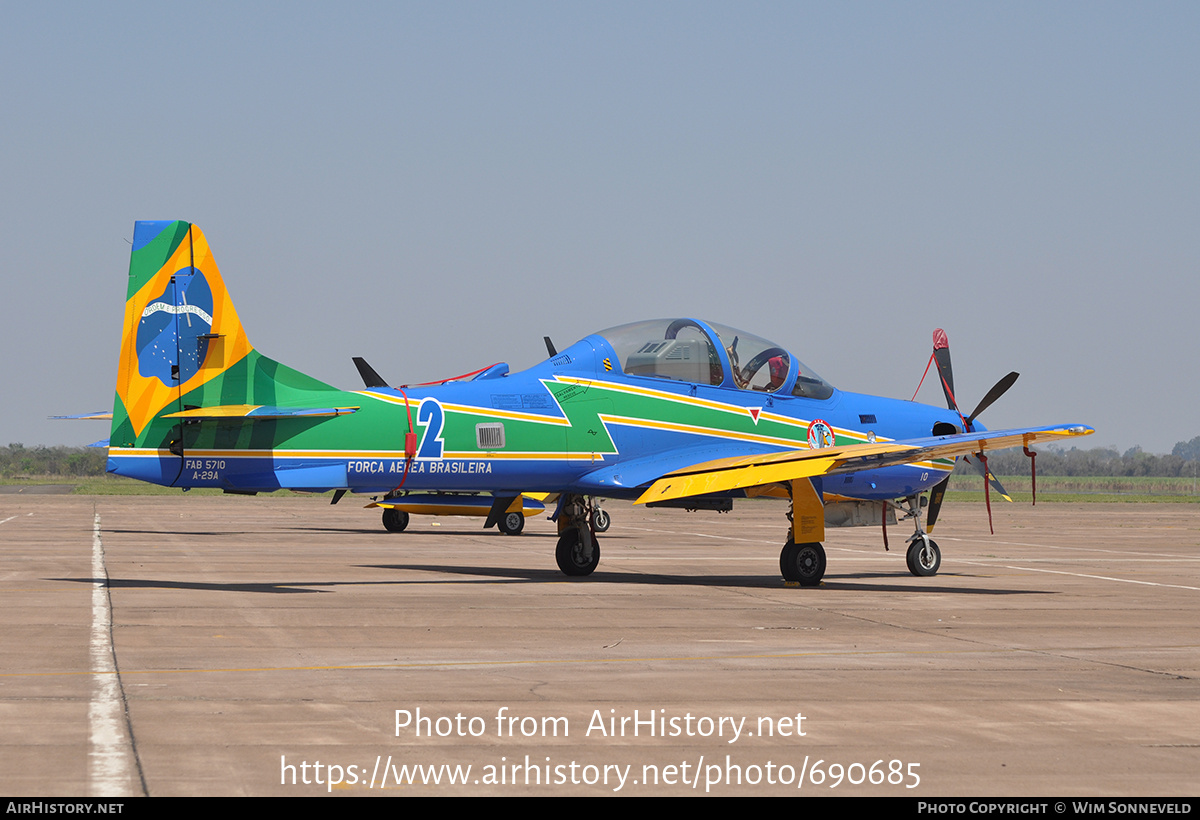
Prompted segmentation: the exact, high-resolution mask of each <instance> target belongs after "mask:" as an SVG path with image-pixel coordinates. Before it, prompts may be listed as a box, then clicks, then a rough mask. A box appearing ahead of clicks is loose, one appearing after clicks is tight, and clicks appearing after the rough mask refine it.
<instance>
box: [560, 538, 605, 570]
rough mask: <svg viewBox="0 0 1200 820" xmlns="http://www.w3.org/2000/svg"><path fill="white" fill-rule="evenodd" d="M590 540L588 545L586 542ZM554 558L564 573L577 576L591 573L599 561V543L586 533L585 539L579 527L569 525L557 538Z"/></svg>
mask: <svg viewBox="0 0 1200 820" xmlns="http://www.w3.org/2000/svg"><path fill="white" fill-rule="evenodd" d="M588 541H590V542H591V544H590V547H589V546H588V544H587V542H588ZM554 559H555V560H556V561H557V562H558V568H559V569H560V570H562V571H563V574H564V575H570V576H572V577H575V578H578V577H582V576H584V575H591V574H592V572H593V571H594V570H595V569H596V566H597V565H598V564H599V563H600V545H599V544H597V543H596V539H595V537H594V536H591V535H590V534H588V536H587V538H586V540H585V536H584V533H583V532H582V531H581V530H580V529H579V527H569V528H567V529H566V530H563V534H562V535H560V536H559V538H558V546H557V547H556V548H555V550H554Z"/></svg>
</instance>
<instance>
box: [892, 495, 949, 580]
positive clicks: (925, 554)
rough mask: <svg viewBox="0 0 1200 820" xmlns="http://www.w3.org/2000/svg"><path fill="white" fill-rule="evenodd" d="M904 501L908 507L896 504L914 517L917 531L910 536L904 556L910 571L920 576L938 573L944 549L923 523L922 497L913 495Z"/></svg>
mask: <svg viewBox="0 0 1200 820" xmlns="http://www.w3.org/2000/svg"><path fill="white" fill-rule="evenodd" d="M904 501H905V504H906V505H907V509H905V507H900V506H899V505H896V506H897V507H898V508H899V509H901V510H903V511H904V514H905V516H906V517H910V518H912V520H913V526H914V529H915V532H913V534H912V535H911V536H909V539H908V552H907V553H905V556H904V560H905V563H907V564H908V571H909V572H911V573H912V574H913V575H916V576H917V577H919V578H929V577H932V576H934V575H937V571H938V568H939V567H941V565H942V551H941V549H940V548H939V547H938V545H937V541H934V540H933V539H932V538H930V537H929V534H928V533H926V532H925V528H924V527H923V526H922V525H921V512H922V510H921V497H920V496H919V495H913V496H909V497H908V498H906V499H904Z"/></svg>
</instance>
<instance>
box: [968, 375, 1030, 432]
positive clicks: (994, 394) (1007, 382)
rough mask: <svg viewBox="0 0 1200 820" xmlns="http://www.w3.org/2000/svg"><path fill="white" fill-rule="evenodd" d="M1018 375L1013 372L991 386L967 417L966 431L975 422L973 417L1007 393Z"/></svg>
mask: <svg viewBox="0 0 1200 820" xmlns="http://www.w3.org/2000/svg"><path fill="white" fill-rule="evenodd" d="M1020 375H1021V374H1020V373H1017V372H1016V371H1013V372H1012V373H1009V374H1008V375H1007V376H1005V377H1004V378H1003V379H1001V380H1000V381H998V382H996V383H995V384H994V385H992V389H991V390H989V391H987V395H986V396H984V397H983V398H982V399H981V400H980V402H979V405H978V406H977V407H976V408H975V412H974V413H972V414H971V415H969V416H967V419H966V422H967V429H968V430H970V429H971V422H973V421H975V417H976V416H978V415H979V414H980V413H982V412H983V411H984V410H986V409H988V408H989V407H991V406H992V402H994V401H995V400H996V399H998V398H1000V397H1001V396H1003V395H1004V394H1005V393H1006V392H1008V388H1010V387H1012V386H1013V382H1015V381H1016V380H1017V378H1018V377H1019V376H1020Z"/></svg>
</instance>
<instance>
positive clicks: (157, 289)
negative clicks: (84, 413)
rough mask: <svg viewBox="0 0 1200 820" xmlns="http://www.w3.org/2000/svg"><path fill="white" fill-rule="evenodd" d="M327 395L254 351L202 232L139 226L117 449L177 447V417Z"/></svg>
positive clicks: (165, 224) (116, 413)
mask: <svg viewBox="0 0 1200 820" xmlns="http://www.w3.org/2000/svg"><path fill="white" fill-rule="evenodd" d="M328 389H330V388H329V386H328V385H326V384H324V383H322V382H319V381H317V380H316V379H312V378H310V377H308V376H305V375H303V374H301V373H298V372H296V371H294V370H292V369H290V368H287V367H284V366H283V365H281V364H279V363H278V362H275V361H272V360H271V359H268V358H266V357H265V356H262V355H260V354H259V353H257V351H255V349H254V347H253V345H251V344H250V341H249V339H247V338H246V332H245V330H244V329H243V327H242V323H241V320H240V319H238V315H237V310H236V309H235V308H234V306H233V301H232V299H231V298H230V296H229V293H228V292H227V291H226V289H225V282H224V280H223V279H222V278H221V273H220V271H219V270H218V269H217V265H216V262H215V261H214V260H213V256H212V251H211V250H210V249H209V246H208V241H207V240H206V239H205V237H204V234H203V232H202V231H201V230H200V229H199V228H198V227H196V226H195V225H193V224H191V223H189V222H183V221H161V222H137V223H135V225H134V231H133V251H132V253H131V256H130V262H129V283H128V288H127V290H126V296H125V322H124V327H123V330H122V335H121V358H120V363H119V365H118V369H117V390H116V398H115V400H114V405H113V421H112V432H111V435H110V442H111V444H112V446H114V447H151V448H165V447H168V446H170V445H171V443H172V441H173V440H174V438H178V436H179V425H180V421H179V419H178V418H170V416H171V414H177V413H181V412H183V411H187V410H194V409H196V408H202V407H212V406H218V405H243V404H244V405H254V404H270V405H279V404H284V403H285V402H286V400H287V399H288V398H289V397H291V398H295V396H293V395H291V394H293V393H294V392H295V391H297V390H298V391H308V390H328ZM173 437H174V438H173Z"/></svg>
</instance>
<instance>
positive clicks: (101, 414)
mask: <svg viewBox="0 0 1200 820" xmlns="http://www.w3.org/2000/svg"><path fill="white" fill-rule="evenodd" d="M50 418H52V419H56V420H57V419H96V420H98V421H112V411H111V410H97V411H96V412H94V413H79V414H78V415H74V416H51V417H50Z"/></svg>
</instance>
